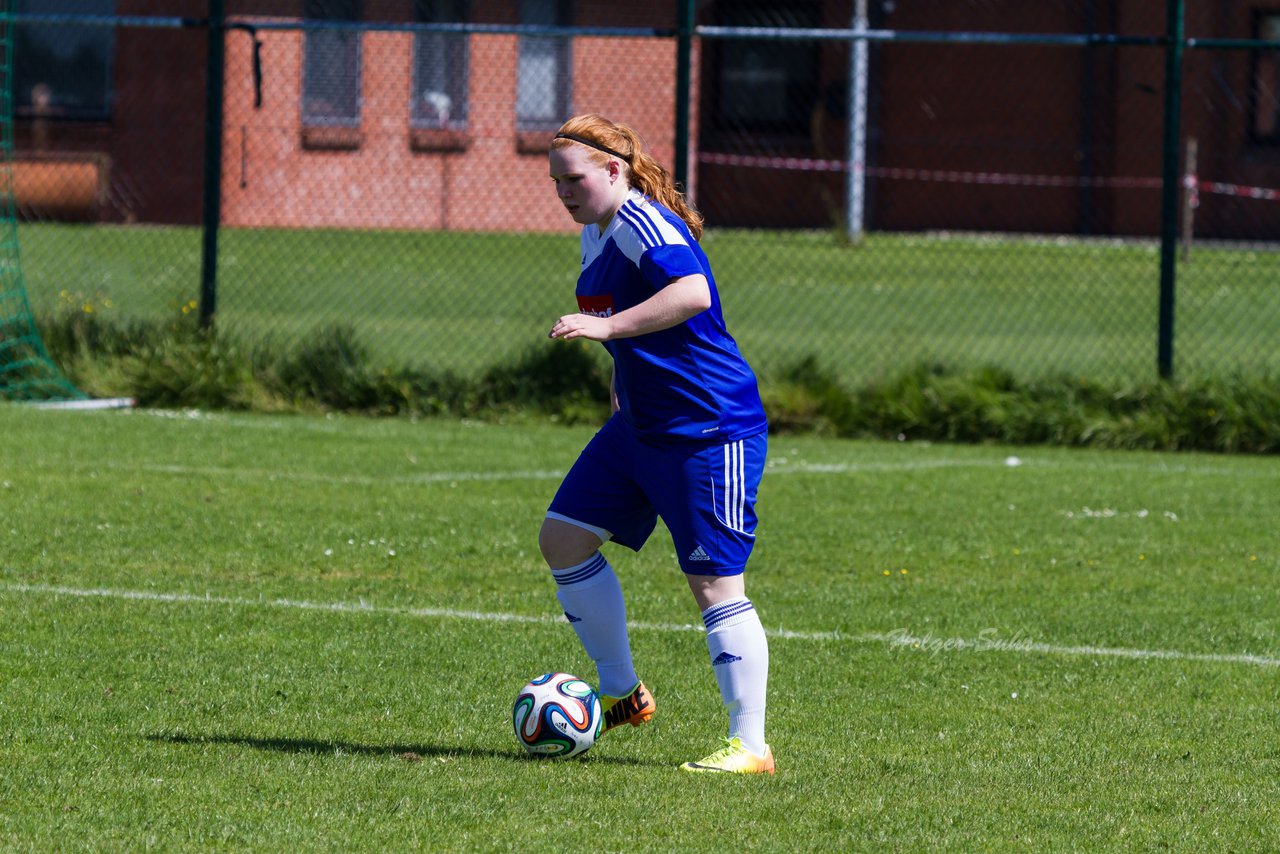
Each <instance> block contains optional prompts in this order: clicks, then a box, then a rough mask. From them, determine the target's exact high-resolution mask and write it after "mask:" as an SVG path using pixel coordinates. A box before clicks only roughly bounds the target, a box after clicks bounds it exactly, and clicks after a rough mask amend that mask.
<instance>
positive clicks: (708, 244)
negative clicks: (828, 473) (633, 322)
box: [10, 0, 1280, 382]
mask: <svg viewBox="0 0 1280 854" xmlns="http://www.w3.org/2000/svg"><path fill="white" fill-rule="evenodd" d="M15 4H16V5H15ZM1158 5H1159V4H1153V3H1149V2H1146V3H1138V2H1119V3H1098V2H1096V0H1061V2H1056V3H1053V4H1045V3H1034V4H1028V3H1018V2H1016V0H957V2H945V3H944V2H937V0H870V2H868V0H855V2H850V0H844V2H835V0H832V2H826V0H811V2H765V0H751V2H745V1H744V2H729V0H721V2H701V3H698V4H697V7H696V14H695V16H694V20H695V22H696V28H695V29H693V30H692V31H690V30H689V29H688V28H687V27H683V28H682V21H683V20H685V18H684V15H685V13H686V12H687V9H688V7H687V5H686V2H685V0H681V2H675V0H668V2H657V3H653V4H615V3H591V2H568V0H520V1H519V2H500V0H485V2H481V0H476V2H466V0H439V2H433V0H413V2H411V0H381V2H377V0H363V2H362V0H257V1H256V2H255V1H254V0H242V2H229V3H227V5H226V8H225V10H224V9H223V8H222V2H221V0H214V2H213V4H212V8H213V9H214V12H213V15H212V20H213V22H214V24H215V26H212V27H211V26H210V20H211V18H210V10H209V9H208V8H206V4H205V3H204V2H194V0H192V2H185V0H171V2H167V3H165V2H159V0H156V2H143V0H132V2H131V0H10V6H11V7H12V8H13V9H14V12H15V17H14V18H13V20H14V21H15V22H16V23H15V35H16V53H15V56H16V62H15V73H14V81H13V85H14V108H15V114H16V122H15V140H16V155H15V162H14V170H15V171H14V175H15V183H16V193H17V197H18V203H19V210H20V214H21V216H22V226H21V228H20V239H21V247H22V261H23V265H24V268H25V271H26V281H27V287H28V290H29V294H30V299H31V302H32V304H33V306H34V307H35V310H36V312H37V314H40V313H42V312H45V313H47V312H53V311H57V310H59V308H60V307H62V308H66V307H68V306H70V307H71V309H72V310H83V311H92V312H101V313H105V314H108V315H111V316H113V317H116V318H118V319H120V320H121V321H122V322H124V321H127V320H130V319H135V318H164V317H167V316H170V315H172V314H174V313H181V312H201V311H203V312H206V313H208V314H210V316H211V319H213V321H214V322H215V323H216V325H217V327H218V329H219V331H220V332H221V333H223V334H226V335H230V336H234V337H236V338H237V339H241V340H245V341H254V342H261V341H270V342H275V343H276V344H279V345H281V346H289V345H290V344H291V343H296V342H299V341H303V340H306V339H308V338H310V337H312V336H314V335H315V334H316V333H317V332H318V331H320V330H323V329H325V328H328V327H333V326H343V327H347V328H350V329H352V330H354V333H355V335H356V337H357V338H358V340H360V342H361V343H363V344H364V345H365V346H366V347H367V348H369V349H370V350H371V352H372V353H373V354H374V357H375V358H376V359H379V360H383V361H386V362H387V363H388V364H395V365H413V366H422V367H426V368H448V369H450V370H455V371H459V372H462V373H470V372H474V371H476V370H478V369H480V368H482V367H485V366H488V365H491V364H494V363H495V362H499V361H502V360H504V359H509V358H511V357H512V356H513V355H515V354H517V353H519V352H521V351H523V350H526V349H527V348H529V347H533V346H538V345H539V344H540V343H542V342H544V341H545V330H546V329H547V328H548V327H549V325H550V323H551V321H552V320H553V319H554V317H556V316H558V315H559V314H562V313H564V312H566V311H570V310H572V307H573V306H574V301H573V297H572V292H573V286H574V280H575V277H576V275H577V271H578V258H577V243H576V236H575V233H576V226H574V224H573V223H572V222H571V221H570V220H569V218H568V217H567V216H566V215H565V213H564V211H563V210H562V209H561V208H560V206H559V203H558V201H557V199H556V197H555V195H554V193H553V190H552V185H551V182H550V181H549V179H548V177H547V162H546V151H547V144H548V142H549V140H550V138H551V135H552V132H553V131H554V129H555V128H556V127H557V126H558V125H559V124H560V123H561V121H563V119H564V118H565V117H567V116H569V115H571V114H574V113H580V112H599V113H602V114H604V115H606V116H608V117H610V118H614V119H616V120H618V121H623V122H626V123H628V124H631V125H632V126H634V127H636V128H637V129H638V130H639V131H640V133H641V134H642V136H643V137H644V139H645V141H646V143H647V145H648V147H649V148H650V149H651V150H652V152H653V153H654V154H655V155H656V156H657V157H658V158H659V159H660V160H661V161H662V162H664V163H665V164H667V165H668V166H669V168H675V164H677V163H680V162H683V163H687V169H686V171H687V174H685V175H683V176H682V177H683V178H684V179H685V181H686V183H687V185H688V187H689V190H690V194H691V196H692V197H693V198H694V200H695V201H696V203H697V205H698V206H699V207H700V208H701V209H702V211H703V212H704V213H705V214H706V217H707V220H708V230H707V233H706V236H705V238H704V246H705V248H706V251H707V253H708V255H709V257H710V258H711V261H712V264H713V267H714V269H715V272H716V276H717V281H718V284H719V287H720V289H721V293H722V298H723V302H724V305H725V310H726V314H727V317H728V320H729V324H730V328H731V331H732V332H733V333H734V334H735V336H736V337H737V338H738V339H739V342H740V343H741V345H742V347H743V350H744V352H745V353H746V355H747V357H748V359H749V360H751V361H752V362H753V364H754V365H755V366H756V367H757V369H758V370H759V371H760V372H761V373H764V374H769V373H770V372H776V371H779V370H782V369H784V368H785V367H787V366H789V365H791V364H792V363H794V362H796V361H797V360H799V359H802V358H804V357H806V356H811V355H812V356H815V357H816V358H817V359H818V361H819V363H820V364H822V365H824V366H826V367H828V368H830V369H831V370H833V371H835V372H836V373H837V374H838V375H839V376H840V377H841V378H842V379H844V380H847V381H850V382H858V381H862V380H866V379H869V378H872V377H876V376H882V375H884V374H886V373H892V372H895V371H897V370H899V369H901V368H903V367H906V366H907V365H910V364H913V363H916V362H919V361H921V360H932V361H939V362H944V363H950V364H995V365H999V366H1001V367H1004V368H1007V369H1009V370H1011V371H1013V372H1015V373H1017V374H1020V375H1036V376H1038V375H1046V374H1057V373H1070V374H1075V375H1088V376H1091V377H1095V378H1111V379H1133V380H1138V379H1146V378H1149V377H1151V376H1153V375H1154V374H1155V373H1156V371H1157V363H1158V355H1159V352H1160V350H1161V346H1162V345H1163V346H1164V347H1166V348H1171V349H1170V350H1169V352H1166V353H1165V354H1164V355H1166V356H1169V355H1172V356H1173V357H1174V360H1173V362H1172V363H1171V364H1173V365H1176V370H1177V372H1178V374H1179V375H1221V374H1229V373H1235V372H1255V371H1261V370H1275V369H1278V368H1280V350H1278V348H1277V347H1276V344H1275V342H1276V341H1277V340H1280V335H1278V333H1280V252H1277V249H1280V190H1278V189H1277V188H1280V10H1272V11H1267V9H1266V8H1265V7H1263V6H1255V4H1253V3H1249V2H1227V3H1218V4H1196V5H1195V8H1192V9H1188V10H1187V12H1186V15H1187V17H1186V19H1185V23H1183V22H1182V21H1181V19H1178V20H1174V19H1172V18H1168V19H1167V18H1166V14H1165V13H1166V10H1165V9H1161V8H1157V7H1158ZM1168 9H1170V10H1175V14H1176V15H1181V14H1182V12H1181V4H1180V3H1178V2H1170V3H1168ZM141 13H145V17H144V16H143V14H141ZM224 13H225V26H223V27H219V26H216V22H217V21H218V20H219V19H221V18H222V16H223V14H224ZM164 15H168V16H171V17H163V16H164ZM1183 28H1185V30H1184V29H1183ZM210 32H212V33H214V34H215V36H214V38H212V39H211V38H210V35H209V34H210ZM681 34H683V35H684V36H685V37H686V38H688V39H689V41H688V42H687V43H688V44H690V45H691V50H690V51H689V54H690V56H691V60H690V63H689V66H688V67H687V68H685V69H682V68H681V63H680V57H681V56H682V51H681V50H680V46H681V42H680V36H681ZM1171 34H1173V36H1172V37H1171ZM1183 35H1185V38H1184V37H1182V36H1183ZM211 45H213V46H214V48H215V49H214V50H210V46H211ZM1171 52H1172V56H1173V59H1174V61H1173V62H1172V63H1171V62H1170V57H1171ZM218 54H222V56H220V57H219V56H218ZM1179 56H1180V57H1181V58H1180V60H1179ZM209 69H214V72H213V73H214V75H215V78H214V80H215V83H216V82H218V81H221V86H216V85H215V86H210V85H208V82H209V80H210V77H209V73H210V72H209ZM218 69H221V70H220V71H218ZM682 70H683V71H685V72H687V79H689V80H690V81H691V83H690V86H689V97H688V110H687V113H682V104H683V101H682V99H681V98H680V97H679V89H680V85H681V83H682V81H683V80H685V79H686V77H685V75H684V74H682ZM1171 72H1172V76H1171ZM1171 80H1172V82H1173V83H1174V84H1175V85H1174V86H1173V87H1172V88H1170V86H1169V82H1170V81H1171ZM219 90H220V91H219ZM209 104H212V108H209V107H208V106H207V105H209ZM1168 116H1174V117H1180V122H1179V125H1178V127H1177V132H1176V134H1166V132H1165V128H1166V124H1165V123H1166V118H1167V117H1168ZM210 126H211V127H212V128H213V129H214V130H215V131H220V132H216V133H214V134H213V135H212V136H211V137H210V139H209V140H207V139H206V129H207V127H210ZM1171 140H1172V142H1173V149H1172V151H1171V150H1170V141H1171ZM209 141H212V143H213V144H212V145H210V144H208V142H209ZM219 148H220V151H219V150H218V149H219ZM1170 164H1172V166H1173V171H1172V173H1171V170H1170ZM1171 174H1173V176H1174V178H1175V180H1174V182H1173V184H1172V185H1171V184H1170V181H1169V177H1170V175H1171ZM210 223H216V226H217V227H216V229H213V230H211V229H209V228H208V227H207V226H208V225H209V224H210ZM1171 234H1172V235H1173V236H1174V237H1177V238H1178V240H1179V242H1180V245H1179V247H1178V253H1177V255H1176V256H1174V255H1173V254H1172V251H1171V250H1172V244H1171V240H1170V235H1171ZM1162 238H1163V239H1162ZM215 248H216V254H212V255H210V254H208V253H210V252H211V251H212V250H214V249H215ZM206 257H207V258H208V259H209V260H208V262H207V263H202V261H203V259H205V258H206ZM215 262H216V263H215ZM1162 304H1163V312H1162ZM1161 334H1163V335H1164V336H1165V337H1164V338H1163V339H1162V338H1161ZM1170 336H1171V337H1170Z"/></svg>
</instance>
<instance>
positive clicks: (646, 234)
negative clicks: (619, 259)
mask: <svg viewBox="0 0 1280 854" xmlns="http://www.w3.org/2000/svg"><path fill="white" fill-rule="evenodd" d="M617 219H618V220H619V227H618V229H617V231H616V232H614V240H615V241H616V242H617V244H618V248H619V249H621V250H622V252H623V254H624V255H626V256H627V257H628V258H629V259H631V263H633V264H639V263H640V256H642V255H644V253H645V252H647V251H648V250H650V249H654V248H656V247H658V246H670V245H672V244H674V245H677V246H687V245H688V241H687V240H685V239H684V235H682V234H681V233H680V232H679V231H678V230H677V229H676V228H675V226H673V225H672V224H671V223H669V222H667V221H666V220H665V219H663V217H662V214H660V213H659V212H658V211H657V210H656V209H655V208H654V207H653V206H652V205H650V204H649V203H648V202H646V201H645V200H644V198H643V197H641V196H640V195H639V194H637V193H633V194H632V195H631V196H630V198H628V199H627V200H626V201H625V202H623V203H622V207H620V208H618V215H617Z"/></svg>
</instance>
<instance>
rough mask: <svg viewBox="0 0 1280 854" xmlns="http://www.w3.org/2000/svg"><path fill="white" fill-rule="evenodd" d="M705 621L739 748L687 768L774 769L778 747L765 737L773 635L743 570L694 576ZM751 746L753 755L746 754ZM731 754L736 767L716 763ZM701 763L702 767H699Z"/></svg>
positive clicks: (731, 743) (713, 662)
mask: <svg viewBox="0 0 1280 854" xmlns="http://www.w3.org/2000/svg"><path fill="white" fill-rule="evenodd" d="M688 580H689V588H690V589H691V590H692V591H693V596H694V599H695V600H696V601H697V603H698V607H699V608H701V609H702V621H703V624H704V625H705V626H706V629H707V652H708V654H709V655H710V658H711V669H712V671H714V672H715V676H716V684H717V685H718V686H719V688H720V699H721V700H722V701H723V702H724V705H725V708H726V709H727V710H728V712H729V737H728V746H729V747H730V748H733V749H732V750H730V751H729V755H727V756H719V761H716V760H714V759H713V757H717V756H718V754H721V753H724V752H725V751H723V750H722V751H717V753H716V754H712V756H710V757H707V758H706V759H704V760H700V761H699V762H691V763H687V764H686V765H685V766H683V767H684V768H685V770H688V771H698V770H721V771H729V770H734V771H737V772H738V773H751V772H762V771H763V772H767V773H772V772H773V752H772V751H771V750H770V748H769V745H768V744H767V743H766V742H765V737H764V718H765V706H766V699H767V693H768V685H769V640H768V638H767V637H765V633H764V626H763V624H762V623H761V622H760V616H759V615H758V614H757V613H756V609H755V605H753V604H752V602H751V600H750V599H748V598H747V595H746V589H745V584H744V581H743V577H742V575H729V576H708V575H690V576H688ZM742 751H745V752H746V754H747V755H742ZM726 760H728V761H729V763H730V764H732V765H734V766H735V767H716V768H711V767H709V766H711V765H717V766H720V765H724V764H725V761H726ZM693 766H697V767H693Z"/></svg>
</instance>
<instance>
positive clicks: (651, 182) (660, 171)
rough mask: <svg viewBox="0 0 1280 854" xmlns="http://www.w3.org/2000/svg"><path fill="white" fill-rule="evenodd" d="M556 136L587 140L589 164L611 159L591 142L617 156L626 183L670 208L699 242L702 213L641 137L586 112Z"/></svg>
mask: <svg viewBox="0 0 1280 854" xmlns="http://www.w3.org/2000/svg"><path fill="white" fill-rule="evenodd" d="M558 133H562V134H567V135H569V136H576V137H581V138H582V139H583V140H587V143H586V145H587V147H588V148H591V149H592V151H591V155H590V156H591V159H592V161H593V162H595V163H598V164H599V165H601V166H603V165H605V164H606V163H608V162H609V161H610V160H611V159H613V155H612V154H610V153H608V152H607V151H602V150H600V149H599V148H595V147H594V146H592V145H591V143H595V144H596V145H598V146H600V147H601V148H604V149H609V151H612V152H614V153H615V154H617V155H618V156H619V159H621V160H622V161H623V162H624V163H625V165H626V166H627V183H628V184H629V185H630V186H631V187H633V188H634V189H637V190H639V191H640V192H641V193H643V194H644V195H646V196H648V197H649V198H651V199H653V200H654V201H655V202H658V203H660V204H662V205H665V206H666V207H668V208H670V209H671V211H672V212H673V213H674V214H675V215H676V216H678V217H680V219H682V220H684V224H685V225H687V226H689V233H690V234H692V235H693V237H694V239H695V240H698V239H701V237H702V214H700V213H698V212H697V211H696V210H695V209H694V208H693V206H692V205H690V204H689V201H688V200H687V199H686V198H685V197H684V193H682V192H680V191H679V190H678V189H676V185H675V181H673V180H672V178H671V174H670V173H669V172H667V170H666V169H664V168H663V167H662V164H661V163H659V162H658V161H657V160H655V159H654V158H653V157H652V156H651V155H649V154H648V153H647V152H646V151H645V150H644V143H643V142H642V141H641V139H640V134H638V133H636V132H635V130H633V129H632V128H629V127H627V126H626V125H623V124H615V123H614V122H611V121H609V120H608V119H606V118H604V117H603V116H598V115H596V114H595V113H587V114H585V115H581V116H574V117H573V118H571V119H569V121H567V122H565V123H564V124H563V125H561V126H560V130H559V131H558ZM576 144H577V143H576V142H575V141H574V140H572V139H563V138H557V139H553V140H552V141H551V147H552V148H563V147H564V146H566V145H576Z"/></svg>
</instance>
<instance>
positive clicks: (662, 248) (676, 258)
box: [618, 201, 706, 291]
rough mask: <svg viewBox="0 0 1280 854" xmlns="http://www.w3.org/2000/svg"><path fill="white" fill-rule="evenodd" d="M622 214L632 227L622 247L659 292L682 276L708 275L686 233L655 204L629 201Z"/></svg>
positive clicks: (622, 208)
mask: <svg viewBox="0 0 1280 854" xmlns="http://www.w3.org/2000/svg"><path fill="white" fill-rule="evenodd" d="M618 216H620V217H621V218H622V221H623V222H624V223H625V224H626V225H627V226H628V227H627V228H626V229H625V230H624V233H625V239H624V240H621V241H619V248H621V249H622V250H623V252H624V253H625V254H626V255H627V256H628V257H629V258H631V260H632V262H633V263H635V265H636V266H637V267H638V268H639V269H640V274H641V275H642V276H643V277H644V279H645V281H646V282H648V283H649V284H650V285H651V286H652V287H653V289H654V290H655V291H657V290H661V289H662V288H665V287H666V286H667V285H668V284H669V283H670V282H671V280H673V279H679V278H681V277H682V276H692V275H696V274H703V275H706V271H705V270H704V269H703V268H702V264H701V262H700V261H699V260H698V256H697V254H695V253H694V251H693V249H691V248H690V246H689V241H688V239H687V238H686V236H685V235H684V234H683V233H681V230H680V229H678V228H676V226H675V225H673V224H672V223H670V222H668V221H667V220H666V219H665V218H664V217H663V216H662V214H661V213H659V212H658V211H657V210H656V209H655V208H654V207H652V206H651V205H643V206H641V205H639V204H637V203H636V202H635V201H628V202H627V203H625V204H624V205H623V206H622V207H621V208H620V209H619V211H618Z"/></svg>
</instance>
